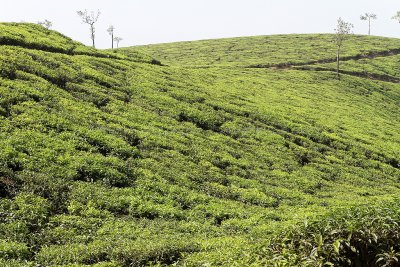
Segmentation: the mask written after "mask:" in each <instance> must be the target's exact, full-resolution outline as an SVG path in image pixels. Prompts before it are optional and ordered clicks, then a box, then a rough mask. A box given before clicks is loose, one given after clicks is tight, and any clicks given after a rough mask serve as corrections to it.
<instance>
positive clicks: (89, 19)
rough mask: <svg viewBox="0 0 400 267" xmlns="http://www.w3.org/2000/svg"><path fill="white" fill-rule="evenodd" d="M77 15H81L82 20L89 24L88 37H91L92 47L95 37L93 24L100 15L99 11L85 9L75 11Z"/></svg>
mask: <svg viewBox="0 0 400 267" xmlns="http://www.w3.org/2000/svg"><path fill="white" fill-rule="evenodd" d="M76 13H77V14H78V16H79V17H81V19H82V22H83V23H86V24H89V26H90V38H91V39H92V43H93V47H95V43H94V38H95V27H94V24H95V23H96V22H97V20H98V19H99V16H100V11H99V10H97V12H94V11H91V12H90V13H89V12H88V11H87V10H86V9H85V10H84V11H77V12H76Z"/></svg>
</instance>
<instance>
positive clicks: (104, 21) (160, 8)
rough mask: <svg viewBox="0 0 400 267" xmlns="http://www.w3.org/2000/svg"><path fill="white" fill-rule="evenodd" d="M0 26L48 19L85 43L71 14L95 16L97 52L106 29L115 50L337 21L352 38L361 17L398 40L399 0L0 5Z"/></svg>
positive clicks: (93, 0) (35, 1) (69, 0)
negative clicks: (111, 31)
mask: <svg viewBox="0 0 400 267" xmlns="http://www.w3.org/2000/svg"><path fill="white" fill-rule="evenodd" d="M0 3H1V8H0V21H16V22H20V21H26V22H37V21H38V20H44V19H48V20H50V21H52V22H53V24H54V26H53V29H55V30H58V31H60V32H62V33H63V34H65V35H67V36H69V37H71V38H73V39H75V40H77V41H80V42H83V43H85V44H88V45H89V44H90V37H89V28H88V26H87V25H84V24H82V23H81V21H80V19H79V17H78V16H77V14H76V11H77V10H84V9H87V10H97V9H99V10H100V11H101V13H102V14H101V16H100V19H99V22H98V23H97V24H96V31H97V34H96V42H97V46H98V47H99V48H107V47H109V46H110V42H111V41H110V40H109V39H110V38H109V35H108V33H107V31H106V29H107V28H108V26H109V25H110V24H113V25H114V26H115V27H116V35H118V36H121V37H122V38H124V40H123V41H122V42H121V44H120V45H121V46H132V45H139V44H151V43H163V42H172V41H185V40H198V39H211V38H220V37H237V36H251V35H268V34H278V33H326V32H332V31H333V29H334V28H335V23H336V19H337V18H338V17H339V16H341V17H342V18H343V19H344V20H346V21H349V22H352V23H353V24H354V26H355V28H354V32H355V33H361V34H364V33H367V31H368V26H367V23H366V22H363V21H360V19H359V17H360V14H361V13H364V12H373V13H376V14H377V15H378V20H377V21H375V22H374V23H373V26H372V34H374V35H381V36H391V37H400V24H399V23H396V22H395V21H394V20H391V17H392V16H393V15H394V14H395V13H396V11H397V10H400V1H399V0H109V1H105V0H79V1H78V0H63V1H57V0H0Z"/></svg>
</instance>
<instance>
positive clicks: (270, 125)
mask: <svg viewBox="0 0 400 267" xmlns="http://www.w3.org/2000/svg"><path fill="white" fill-rule="evenodd" d="M344 49H345V51H344V58H343V60H344V62H343V69H342V74H341V79H340V80H337V79H336V76H335V70H334V68H335V65H334V60H335V47H334V44H333V43H332V36H330V35H277V36H261V37H249V38H234V39H222V40H208V41H198V42H187V43H174V44H163V45H152V46H142V47H132V48H123V49H118V50H116V51H103V50H95V49H92V48H88V47H86V46H84V45H82V44H80V43H77V42H75V41H73V40H71V39H70V38H68V37H65V36H63V35H61V34H59V33H57V32H54V31H51V30H47V29H45V28H43V27H41V26H38V25H34V24H23V23H20V24H15V23H14V24H12V23H1V24H0V266H10V267H14V266H27V267H34V266H35V267H37V266H69V267H82V266H96V267H117V266H120V267H125V266H399V259H400V245H399V244H400V226H399V225H400V198H398V196H399V193H400V131H399V129H400V119H399V118H400V83H399V81H400V40H399V39H389V38H381V37H367V36H352V37H351V39H350V40H348V41H347V42H346V44H345V46H344Z"/></svg>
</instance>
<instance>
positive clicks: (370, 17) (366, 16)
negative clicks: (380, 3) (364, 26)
mask: <svg viewBox="0 0 400 267" xmlns="http://www.w3.org/2000/svg"><path fill="white" fill-rule="evenodd" d="M360 19H361V20H366V21H368V35H371V20H375V19H377V16H376V14H373V13H365V14H364V15H361V16H360Z"/></svg>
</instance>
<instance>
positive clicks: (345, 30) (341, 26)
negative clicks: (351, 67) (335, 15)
mask: <svg viewBox="0 0 400 267" xmlns="http://www.w3.org/2000/svg"><path fill="white" fill-rule="evenodd" d="M353 27H354V26H353V24H351V23H348V22H345V21H344V20H342V18H339V19H338V21H337V26H336V29H335V40H334V41H335V44H336V48H337V50H336V61H337V68H336V75H337V78H338V79H340V74H339V72H340V52H341V49H342V46H343V41H344V40H345V39H346V38H347V37H348V35H349V34H352V31H351V29H352V28H353Z"/></svg>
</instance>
